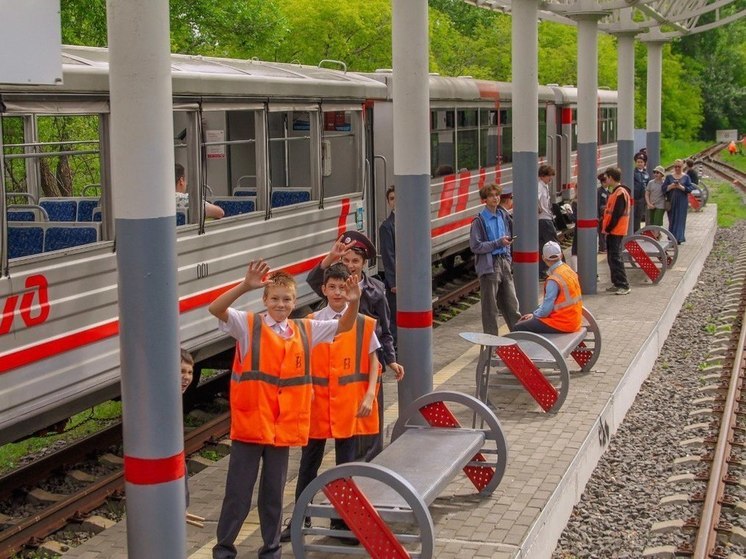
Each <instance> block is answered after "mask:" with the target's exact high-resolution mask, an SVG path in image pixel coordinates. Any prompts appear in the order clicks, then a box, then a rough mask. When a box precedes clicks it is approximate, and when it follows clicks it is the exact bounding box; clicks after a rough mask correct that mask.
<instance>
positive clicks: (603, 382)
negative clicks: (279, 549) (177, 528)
mask: <svg viewBox="0 0 746 559" xmlns="http://www.w3.org/2000/svg"><path fill="white" fill-rule="evenodd" d="M716 227H717V226H716V208H715V206H713V205H708V206H707V207H706V208H705V209H704V211H702V212H698V213H690V214H689V216H688V219H687V239H688V241H687V243H686V244H684V245H682V246H681V247H680V252H679V258H678V261H677V262H676V266H675V267H674V268H673V269H671V270H668V271H667V272H666V275H665V277H664V278H663V280H662V281H661V282H660V283H659V284H658V285H651V284H650V283H649V282H646V281H645V276H644V275H643V274H642V272H640V271H630V272H629V273H628V277H629V279H630V284H631V287H632V292H631V293H630V294H629V295H626V296H618V295H607V294H606V293H604V292H603V290H604V289H605V288H606V287H607V286H608V285H609V282H608V266H607V265H606V260H605V258H603V255H601V257H600V258H599V266H598V271H599V276H600V280H599V285H598V287H599V294H598V295H590V296H584V302H585V305H586V306H587V307H588V308H589V309H590V310H591V312H592V313H593V314H594V315H595V317H596V319H597V320H598V322H599V324H600V327H601V332H602V336H603V347H602V352H601V357H600V359H599V360H598V362H597V363H596V367H595V370H594V371H593V372H590V373H584V374H578V373H574V374H572V375H571V384H570V393H569V395H568V397H567V400H566V401H565V404H564V406H563V407H562V409H561V410H560V411H559V412H558V413H557V414H555V415H548V414H545V413H544V412H542V411H541V408H539V406H538V405H537V404H536V403H535V402H534V401H533V400H532V399H531V398H530V397H529V396H528V395H526V394H521V393H517V394H511V395H509V396H508V395H503V394H497V393H496V391H495V390H494V389H493V390H491V392H490V398H491V399H492V402H493V403H494V404H495V406H496V410H497V415H498V418H499V419H500V421H501V422H502V425H503V428H504V429H505V431H506V434H507V439H508V445H509V461H508V468H507V471H506V474H505V477H504V479H503V481H502V483H501V484H500V486H499V487H498V488H497V490H496V491H495V493H494V494H493V495H492V496H491V497H489V498H484V499H482V498H478V497H475V496H474V495H473V491H472V487H471V486H470V484H469V482H468V480H466V478H465V477H463V476H461V477H459V478H456V480H454V482H453V483H452V484H451V485H450V486H449V487H448V489H447V490H446V492H445V493H444V494H443V496H442V497H441V498H439V499H437V500H436V501H435V503H434V505H433V506H432V507H431V512H432V516H433V520H434V523H435V530H436V536H437V539H436V551H435V556H436V557H437V558H438V559H448V558H457V557H467V556H468V557H493V558H498V559H517V558H530V559H540V558H545V557H550V556H551V553H552V551H553V550H554V548H555V545H556V542H557V540H558V538H559V536H560V534H561V533H562V530H563V528H564V526H565V524H566V522H567V519H568V518H569V515H570V513H571V511H572V507H573V505H574V504H575V503H576V502H577V501H578V500H579V499H580V496H581V494H582V492H583V488H584V486H585V484H586V482H587V481H588V479H589V478H590V476H591V473H592V472H593V469H594V468H595V466H596V464H597V462H598V460H599V458H600V456H601V455H602V454H603V452H604V450H605V449H606V447H607V445H608V443H609V439H610V437H612V436H613V435H614V433H615V432H616V430H617V428H618V426H619V425H620V423H621V422H622V420H623V418H624V415H625V414H626V412H627V410H628V409H629V407H630V406H631V405H632V402H633V401H634V399H635V395H636V394H637V392H638V390H639V387H640V385H641V384H642V382H643V381H644V380H645V379H646V378H647V376H648V374H649V373H650V371H651V370H652V367H653V364H654V362H655V360H656V358H657V356H658V353H659V351H660V348H661V347H662V345H663V342H664V341H665V339H666V337H667V335H668V332H669V330H670V328H671V325H672V324H673V322H674V319H675V318H676V315H677V314H678V311H679V309H680V308H681V306H682V304H683V302H684V300H685V298H686V296H687V295H688V293H689V292H690V291H691V290H692V288H693V287H694V285H696V282H697V277H698V275H699V272H700V270H701V269H702V267H703V265H704V262H705V259H706V258H707V255H708V254H709V252H710V249H711V247H712V243H713V240H714V236H715V232H716ZM480 330H481V321H480V310H479V305H475V306H474V307H472V308H470V309H469V310H467V311H465V312H463V313H462V314H460V315H459V316H457V317H455V318H454V319H452V320H451V321H449V322H448V323H447V324H446V325H445V326H442V327H440V328H437V329H436V330H435V331H434V350H433V351H434V355H433V365H434V369H435V376H434V379H433V384H434V386H436V387H438V388H441V389H445V388H447V389H449V390H459V391H462V392H466V393H469V394H474V389H475V386H474V378H475V367H476V359H477V354H478V347H474V346H470V344H469V343H468V342H466V341H465V340H463V339H461V338H460V337H459V336H458V333H459V332H466V331H480ZM454 356H456V358H455V359H454ZM384 386H385V390H386V392H385V396H386V402H387V404H388V408H387V409H386V413H385V421H386V424H387V425H390V424H392V423H393V421H394V420H395V419H396V413H397V410H396V384H395V382H394V381H393V380H392V379H390V378H387V380H386V383H385V385H384ZM387 435H388V433H387ZM387 439H388V437H387ZM327 448H333V445H328V446H327ZM299 456H300V452H299V451H298V450H293V451H292V452H291V464H290V468H289V481H288V484H287V486H286V489H285V504H286V507H285V509H286V516H287V517H288V518H289V517H290V515H291V510H292V502H293V494H294V489H295V476H296V475H297V471H298V460H299ZM324 464H325V466H324V467H327V466H331V465H332V464H333V452H331V453H327V456H326V457H325V462H324ZM227 467H228V459H227V458H225V459H223V460H221V461H219V462H216V463H215V465H214V467H210V468H208V469H206V470H205V471H203V472H201V473H199V474H197V475H196V476H193V477H192V478H191V479H190V488H191V502H192V505H191V507H190V509H189V510H190V512H192V513H194V514H197V515H200V516H203V517H205V518H206V522H205V527H204V528H202V529H199V528H194V527H192V526H189V527H188V542H187V549H188V556H189V557H190V558H192V559H207V558H210V557H211V548H212V545H213V544H214V542H215V540H214V538H215V525H216V522H217V518H218V515H219V512H220V505H221V502H222V497H223V488H224V484H225V476H226V470H227ZM125 536H126V535H125V523H124V522H121V523H119V524H118V525H117V526H115V527H114V528H112V529H109V530H106V531H105V532H103V533H101V534H99V535H98V536H96V537H94V538H93V539H91V540H90V541H88V542H86V543H85V544H84V545H81V546H79V547H77V548H75V549H73V550H71V551H70V552H69V553H67V554H65V555H64V557H66V558H69V559H73V558H78V559H98V558H101V559H104V558H105V559H122V558H125V557H127V554H126V537H125ZM153 537H158V535H157V534H153ZM260 545H261V539H260V536H259V526H258V517H257V514H256V511H255V510H254V511H252V513H251V514H250V515H249V518H248V520H247V522H246V524H245V525H244V530H243V532H242V533H241V535H240V536H239V539H238V541H237V546H238V548H239V557H255V556H256V551H257V549H258V548H259V547H260ZM283 549H284V554H285V556H286V557H291V556H292V551H291V548H290V544H285V545H284V546H283Z"/></svg>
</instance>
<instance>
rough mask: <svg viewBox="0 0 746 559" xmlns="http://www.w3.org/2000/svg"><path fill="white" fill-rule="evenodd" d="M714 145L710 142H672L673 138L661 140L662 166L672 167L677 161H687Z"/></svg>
mask: <svg viewBox="0 0 746 559" xmlns="http://www.w3.org/2000/svg"><path fill="white" fill-rule="evenodd" d="M711 145H712V143H710V142H702V141H697V140H672V139H671V138H666V137H663V138H661V158H660V161H661V165H663V166H664V167H665V166H666V165H671V164H672V163H673V161H674V160H675V159H686V158H688V157H691V156H692V155H694V154H695V153H699V152H700V151H702V150H704V149H705V148H708V147H710V146H711Z"/></svg>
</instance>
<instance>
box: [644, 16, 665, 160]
mask: <svg viewBox="0 0 746 559" xmlns="http://www.w3.org/2000/svg"><path fill="white" fill-rule="evenodd" d="M656 31H657V33H655V32H656ZM651 34H653V35H655V34H660V29H659V28H657V27H655V28H653V30H651ZM664 43H665V40H664V39H652V40H650V41H647V44H648V88H647V137H646V140H645V142H646V144H647V145H646V147H647V148H648V169H655V167H656V166H658V165H660V161H661V88H662V87H663V83H662V71H663V70H662V69H663V44H664Z"/></svg>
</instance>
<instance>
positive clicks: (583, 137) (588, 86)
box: [573, 13, 603, 295]
mask: <svg viewBox="0 0 746 559" xmlns="http://www.w3.org/2000/svg"><path fill="white" fill-rule="evenodd" d="M602 15H603V14H598V13H583V14H579V15H577V16H573V17H574V19H576V20H577V22H578V220H577V223H576V224H575V226H576V230H575V234H576V235H577V236H578V276H579V278H580V286H581V288H582V290H583V293H585V294H589V295H591V294H594V293H596V289H597V286H596V272H597V268H598V266H597V263H598V262H597V259H596V253H597V250H598V231H597V224H598V208H597V204H596V183H597V181H596V176H597V175H598V172H597V171H598V169H597V164H596V155H597V150H598V19H599V17H601V16H602Z"/></svg>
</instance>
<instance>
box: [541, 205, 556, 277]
mask: <svg viewBox="0 0 746 559" xmlns="http://www.w3.org/2000/svg"><path fill="white" fill-rule="evenodd" d="M549 241H554V242H555V243H557V244H559V239H558V238H557V229H555V228H554V222H553V221H552V220H551V219H540V220H539V255H541V249H542V248H544V245H545V244H547V243H548V242H549ZM547 268H548V266H547V265H546V264H544V260H543V259H542V258H539V277H540V278H545V277H546V276H547Z"/></svg>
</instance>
